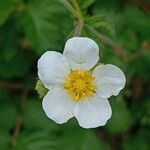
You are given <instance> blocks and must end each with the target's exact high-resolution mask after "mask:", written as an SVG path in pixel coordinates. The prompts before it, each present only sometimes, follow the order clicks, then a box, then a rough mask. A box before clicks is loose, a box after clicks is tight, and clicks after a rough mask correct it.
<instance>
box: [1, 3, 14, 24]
mask: <svg viewBox="0 0 150 150" xmlns="http://www.w3.org/2000/svg"><path fill="white" fill-rule="evenodd" d="M12 12H13V0H0V26H1V25H3V24H4V23H5V21H6V20H7V19H8V18H9V16H10V14H11V13H12Z"/></svg>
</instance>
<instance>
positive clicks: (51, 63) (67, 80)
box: [38, 37, 126, 128]
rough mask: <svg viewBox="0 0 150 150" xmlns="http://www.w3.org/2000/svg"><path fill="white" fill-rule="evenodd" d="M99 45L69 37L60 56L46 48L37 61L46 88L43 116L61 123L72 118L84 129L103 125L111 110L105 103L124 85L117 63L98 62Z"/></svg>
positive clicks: (84, 38)
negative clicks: (102, 63)
mask: <svg viewBox="0 0 150 150" xmlns="http://www.w3.org/2000/svg"><path fill="white" fill-rule="evenodd" d="M98 61H99V47H98V45H97V44H96V43H95V42H94V41H93V40H91V39H89V38H86V37H73V38H71V39H69V40H68V41H67V42H66V44H65V48H64V52H63V55H62V54H61V53H59V52H54V51H48V52H46V53H44V54H43V55H42V56H41V58H40V59H39V60H38V76H39V78H40V80H41V81H42V82H43V84H44V85H45V87H47V88H48V89H49V91H48V93H47V94H46V96H45V97H44V99H43V102H42V106H43V109H44V111H45V113H46V115H47V116H48V117H49V118H50V119H52V120H54V121H55V122H56V123H59V124H62V123H65V122H67V121H68V120H69V119H70V118H72V117H75V118H76V119H77V120H78V123H79V125H80V126H81V127H83V128H95V127H98V126H103V125H105V124H106V122H107V120H108V119H109V118H110V117H111V114H112V110H111V106H110V104H109V102H108V98H109V97H110V96H111V95H117V94H118V93H119V92H120V90H121V89H123V87H124V86H125V82H126V79H125V75H124V73H123V72H122V71H121V70H120V69H119V68H118V67H116V66H114V65H111V64H107V65H99V66H97V67H96V68H95V69H94V71H92V70H91V69H92V68H93V67H94V66H95V65H96V64H97V63H98Z"/></svg>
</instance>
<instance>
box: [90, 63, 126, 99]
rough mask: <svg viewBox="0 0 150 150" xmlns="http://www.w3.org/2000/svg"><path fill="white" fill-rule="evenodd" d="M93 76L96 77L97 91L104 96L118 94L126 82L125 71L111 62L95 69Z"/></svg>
mask: <svg viewBox="0 0 150 150" xmlns="http://www.w3.org/2000/svg"><path fill="white" fill-rule="evenodd" d="M93 76H94V77H95V78H96V79H95V84H97V90H96V92H97V93H98V94H99V95H100V96H101V97H103V98H108V97H110V96H111V95H118V94H119V92H120V90H121V89H123V88H124V86H125V82H126V78H125V75H124V73H123V72H122V71H121V70H120V69H119V68H118V67H116V66H114V65H111V64H107V65H100V66H98V67H96V68H95V70H94V71H93Z"/></svg>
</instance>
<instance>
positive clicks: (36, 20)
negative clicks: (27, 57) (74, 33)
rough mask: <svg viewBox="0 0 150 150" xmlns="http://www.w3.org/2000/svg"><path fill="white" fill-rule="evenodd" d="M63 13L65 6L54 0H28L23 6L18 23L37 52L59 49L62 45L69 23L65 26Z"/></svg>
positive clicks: (65, 21)
mask: <svg viewBox="0 0 150 150" xmlns="http://www.w3.org/2000/svg"><path fill="white" fill-rule="evenodd" d="M64 14H66V10H65V8H64V7H63V6H61V5H60V4H59V3H56V1H54V0H45V1H39V0H38V1H30V3H29V4H28V5H27V6H26V7H25V9H24V11H23V13H22V15H21V18H20V23H21V26H23V29H24V32H25V36H26V38H27V39H29V40H30V42H31V43H32V46H33V47H34V48H35V49H36V50H37V53H38V54H41V53H43V52H44V51H46V50H48V49H50V50H53V49H54V50H59V49H60V48H61V47H62V45H61V44H60V43H61V42H62V40H63V41H64V39H63V38H62V37H64V35H66V34H67V32H66V31H67V29H69V28H68V27H69V25H70V23H69V24H68V26H66V23H67V21H68V19H66V17H65V16H64ZM56 16H57V17H56ZM62 18H63V20H62ZM29 22H30V23H29ZM58 25H59V26H58ZM62 29H63V30H62ZM64 29H66V31H65V30H64ZM58 35H59V36H58Z"/></svg>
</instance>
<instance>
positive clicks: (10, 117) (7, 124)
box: [0, 104, 17, 131]
mask: <svg viewBox="0 0 150 150" xmlns="http://www.w3.org/2000/svg"><path fill="white" fill-rule="evenodd" d="M16 115H17V111H16V109H15V107H14V106H13V105H11V104H6V105H4V104H3V105H2V104H1V105H0V118H1V119H0V129H1V130H3V131H10V129H12V128H13V126H14V125H15V121H16Z"/></svg>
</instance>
